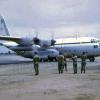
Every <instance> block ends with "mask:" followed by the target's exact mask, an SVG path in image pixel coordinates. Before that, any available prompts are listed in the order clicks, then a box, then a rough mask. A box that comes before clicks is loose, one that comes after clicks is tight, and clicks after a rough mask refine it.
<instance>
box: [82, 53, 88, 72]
mask: <svg viewBox="0 0 100 100" xmlns="http://www.w3.org/2000/svg"><path fill="white" fill-rule="evenodd" d="M86 58H87V55H86V54H85V52H83V53H82V56H81V73H82V72H83V71H84V73H85V67H86Z"/></svg>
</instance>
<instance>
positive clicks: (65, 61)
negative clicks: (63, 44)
mask: <svg viewBox="0 0 100 100" xmlns="http://www.w3.org/2000/svg"><path fill="white" fill-rule="evenodd" d="M64 67H65V71H67V54H66V53H64Z"/></svg>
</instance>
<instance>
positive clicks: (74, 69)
mask: <svg viewBox="0 0 100 100" xmlns="http://www.w3.org/2000/svg"><path fill="white" fill-rule="evenodd" d="M72 60H73V71H74V74H76V73H77V56H76V55H75V53H73V55H72Z"/></svg>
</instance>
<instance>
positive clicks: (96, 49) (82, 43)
mask: <svg viewBox="0 0 100 100" xmlns="http://www.w3.org/2000/svg"><path fill="white" fill-rule="evenodd" d="M0 34H2V36H0V40H5V41H9V42H7V43H3V45H4V46H6V47H7V48H9V49H11V50H13V51H15V52H16V53H17V54H18V55H21V56H24V57H33V56H34V52H35V51H37V52H39V53H40V54H41V56H44V55H45V56H47V57H48V58H50V59H56V56H57V55H58V54H59V52H62V53H67V56H68V57H71V55H72V53H74V52H75V53H76V54H77V55H78V56H79V57H80V55H81V54H82V52H86V53H87V56H88V58H89V59H90V61H94V60H95V57H97V56H100V40H99V39H97V38H94V37H79V38H63V39H55V40H54V39H51V40H41V39H39V38H38V37H33V38H19V37H12V36H10V35H9V32H8V29H7V27H6V24H5V21H4V19H3V17H2V16H1V17H0ZM4 35H5V36H4ZM12 43H13V44H14V45H12ZM34 44H35V45H34ZM40 51H42V52H40ZM48 51H49V52H48ZM50 52H51V53H50Z"/></svg>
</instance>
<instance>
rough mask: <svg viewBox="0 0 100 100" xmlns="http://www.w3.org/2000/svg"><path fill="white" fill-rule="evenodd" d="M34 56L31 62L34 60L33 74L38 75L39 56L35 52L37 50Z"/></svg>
mask: <svg viewBox="0 0 100 100" xmlns="http://www.w3.org/2000/svg"><path fill="white" fill-rule="evenodd" d="M34 54H35V55H34V57H33V62H34V70H35V75H39V59H40V58H39V56H38V54H37V52H35V53H34Z"/></svg>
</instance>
